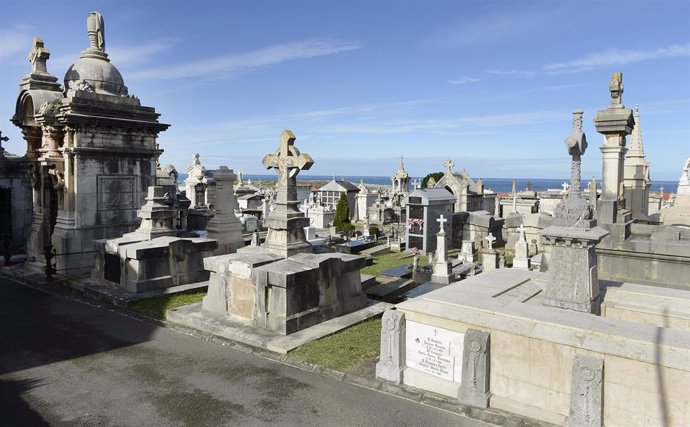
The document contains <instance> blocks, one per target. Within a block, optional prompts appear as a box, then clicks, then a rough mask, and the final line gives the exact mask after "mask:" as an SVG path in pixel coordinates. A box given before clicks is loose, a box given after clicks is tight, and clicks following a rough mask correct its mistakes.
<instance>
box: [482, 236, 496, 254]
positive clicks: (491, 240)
mask: <svg viewBox="0 0 690 427" xmlns="http://www.w3.org/2000/svg"><path fill="white" fill-rule="evenodd" d="M484 240H486V241H487V242H489V250H490V251H492V250H493V249H494V242H495V241H496V238H495V237H494V235H493V233H489V235H488V236H486V237H485V238H484Z"/></svg>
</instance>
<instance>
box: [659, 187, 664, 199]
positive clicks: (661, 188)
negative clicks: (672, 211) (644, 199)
mask: <svg viewBox="0 0 690 427" xmlns="http://www.w3.org/2000/svg"><path fill="white" fill-rule="evenodd" d="M659 193H661V198H662V199H663V198H664V187H659Z"/></svg>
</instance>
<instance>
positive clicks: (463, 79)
mask: <svg viewBox="0 0 690 427" xmlns="http://www.w3.org/2000/svg"><path fill="white" fill-rule="evenodd" d="M478 81H481V79H477V78H475V77H460V78H458V79H453V80H448V83H450V84H452V85H464V84H466V83H476V82H478Z"/></svg>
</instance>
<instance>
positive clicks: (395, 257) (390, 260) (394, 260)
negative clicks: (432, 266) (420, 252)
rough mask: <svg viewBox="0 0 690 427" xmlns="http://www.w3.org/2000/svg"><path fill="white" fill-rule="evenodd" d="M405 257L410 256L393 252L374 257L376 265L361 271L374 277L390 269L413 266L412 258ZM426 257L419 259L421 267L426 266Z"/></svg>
mask: <svg viewBox="0 0 690 427" xmlns="http://www.w3.org/2000/svg"><path fill="white" fill-rule="evenodd" d="M405 255H409V253H406V252H391V253H387V254H383V255H374V256H373V258H374V264H372V265H369V266H366V267H364V268H363V269H361V270H360V271H361V272H362V273H363V274H371V275H372V276H380V275H381V273H383V272H384V271H386V270H388V269H389V268H393V267H397V266H399V265H403V264H410V265H411V264H412V257H411V256H408V257H406V258H403V257H404V256H405ZM426 263H427V258H426V256H420V257H419V265H426Z"/></svg>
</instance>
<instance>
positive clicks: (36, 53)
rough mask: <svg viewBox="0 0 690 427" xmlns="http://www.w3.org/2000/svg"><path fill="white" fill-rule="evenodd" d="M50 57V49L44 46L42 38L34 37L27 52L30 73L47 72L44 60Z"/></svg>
mask: <svg viewBox="0 0 690 427" xmlns="http://www.w3.org/2000/svg"><path fill="white" fill-rule="evenodd" d="M48 58H50V51H48V49H46V48H45V45H44V44H43V39H42V38H40V37H36V38H34V45H33V46H32V47H31V51H30V52H29V61H31V73H47V72H48V68H47V66H46V62H47V61H48Z"/></svg>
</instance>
